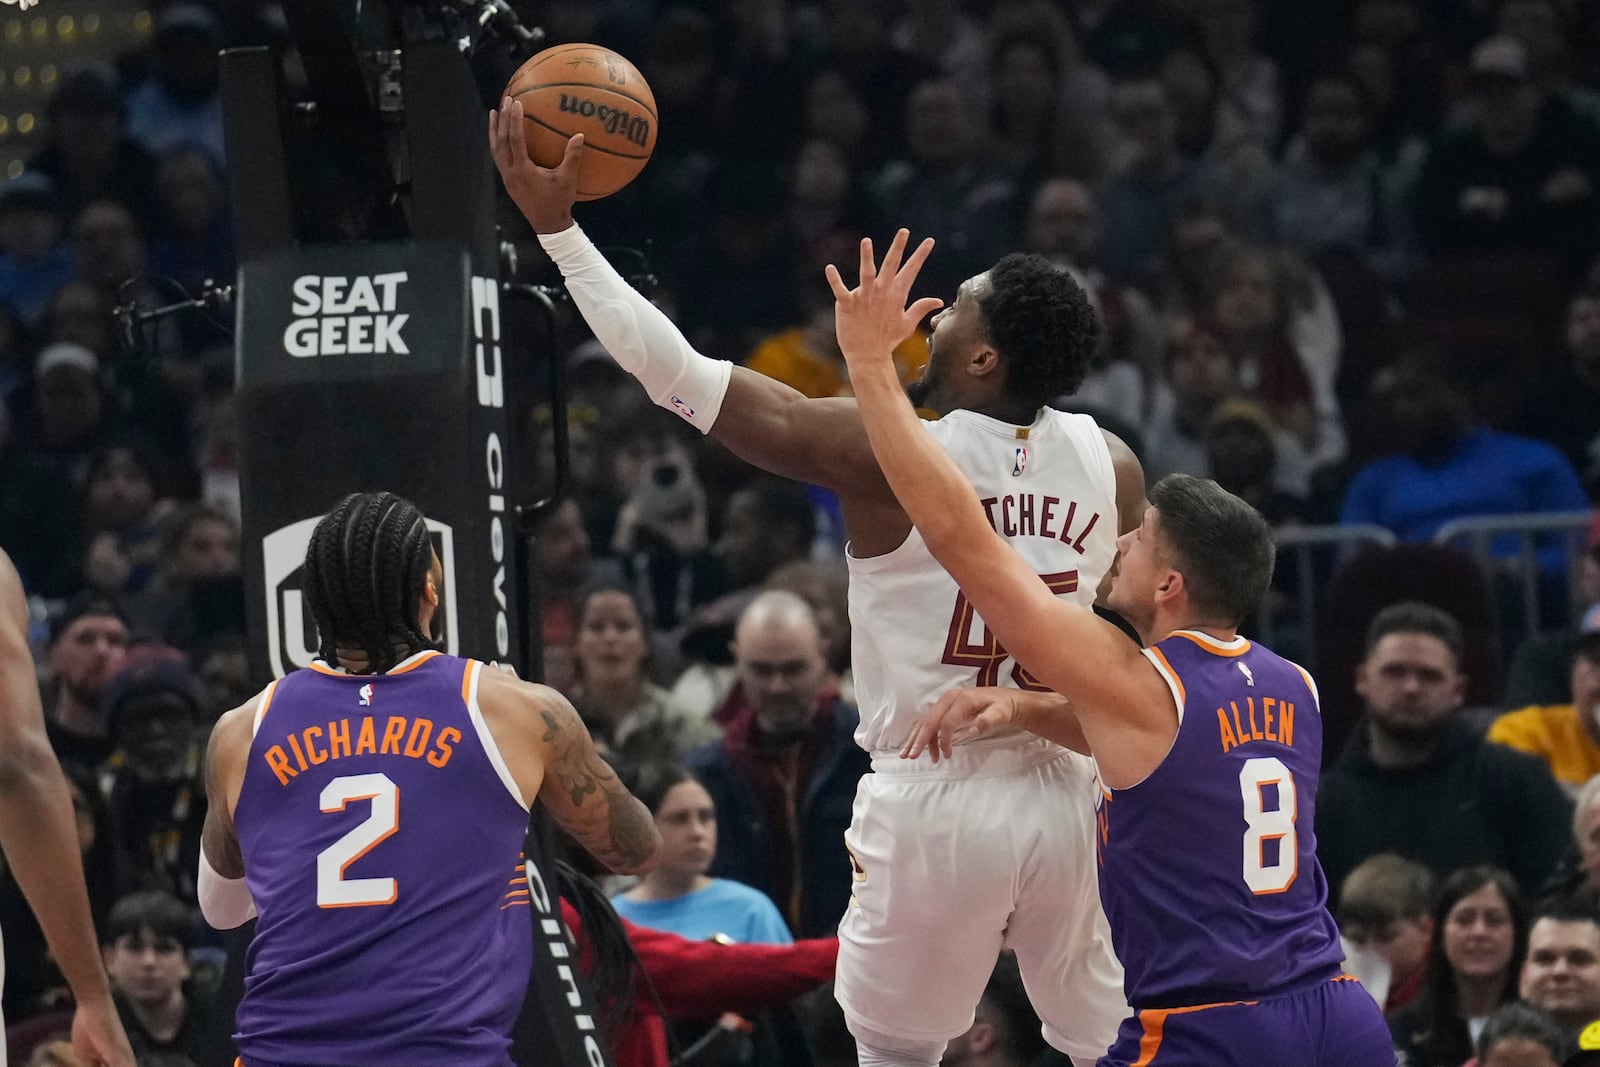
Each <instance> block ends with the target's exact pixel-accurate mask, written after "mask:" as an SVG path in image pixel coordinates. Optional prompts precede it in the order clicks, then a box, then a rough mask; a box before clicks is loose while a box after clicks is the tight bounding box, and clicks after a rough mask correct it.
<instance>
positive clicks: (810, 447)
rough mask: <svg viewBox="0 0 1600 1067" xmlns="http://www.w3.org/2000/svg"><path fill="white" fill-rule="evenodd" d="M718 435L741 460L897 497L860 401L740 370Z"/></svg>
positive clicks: (857, 492) (853, 492)
mask: <svg viewBox="0 0 1600 1067" xmlns="http://www.w3.org/2000/svg"><path fill="white" fill-rule="evenodd" d="M711 436H713V437H715V438H716V439H717V440H719V441H721V442H722V443H723V444H725V445H727V446H728V448H729V449H730V450H731V451H732V452H733V453H734V455H736V456H738V457H739V458H740V459H743V460H745V461H746V462H748V463H752V464H754V465H755V466H757V467H760V468H762V469H763V470H765V471H767V472H769V473H771V474H776V475H779V476H780V477H784V478H792V479H794V480H795V481H798V482H809V483H810V484H812V485H820V486H824V487H826V488H828V489H832V490H833V491H835V492H837V493H839V494H840V495H847V496H865V497H869V498H875V499H881V500H884V501H887V502H893V501H894V494H893V493H892V492H890V490H889V483H888V482H887V481H886V480H884V477H883V472H882V471H880V470H879V469H878V461H877V459H876V458H875V457H874V456H873V454H872V445H871V444H870V443H869V442H868V441H867V430H866V427H865V426H864V425H863V424H862V422H861V412H860V410H859V409H858V408H857V407H856V402H855V400H854V399H852V398H849V397H826V398H822V399H813V398H812V397H808V396H806V395H804V394H803V393H800V392H799V391H797V390H795V389H793V388H791V387H790V386H788V385H785V384H784V383H783V382H780V381H778V380H777V379H775V378H769V377H767V376H766V375H765V374H761V373H759V372H757V371H753V370H750V369H749V368H748V367H735V368H733V377H732V378H731V379H729V381H728V395H727V397H726V399H724V400H723V402H722V410H721V412H720V413H719V414H718V415H717V421H716V422H715V423H714V424H713V425H712V427H711Z"/></svg>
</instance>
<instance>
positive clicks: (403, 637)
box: [305, 493, 434, 672]
mask: <svg viewBox="0 0 1600 1067" xmlns="http://www.w3.org/2000/svg"><path fill="white" fill-rule="evenodd" d="M430 551H431V548H430V542H429V539H428V524H427V521H426V520H425V519H424V518H423V517H422V512H420V511H418V510H417V508H416V506H415V505H413V504H410V503H408V502H406V501H405V500H402V499H401V498H400V497H397V496H395V495H394V494H393V493H376V494H374V493H366V494H363V493H352V494H350V495H349V496H347V497H345V498H344V499H343V500H341V501H339V503H338V505H337V506H335V507H334V509H333V511H332V512H330V513H329V515H328V520H327V521H326V522H322V523H318V524H317V528H316V530H314V531H313V532H312V535H311V543H310V544H309V545H308V546H307V548H306V568H305V590H306V593H305V595H306V601H307V603H308V604H309V605H310V607H311V617H312V618H313V619H314V620H315V621H316V624H317V633H318V635H319V637H320V642H321V643H320V645H319V649H320V651H319V655H321V657H322V658H323V659H324V660H326V661H328V662H333V661H334V660H336V659H337V658H338V654H339V651H340V649H341V648H342V649H343V650H345V651H346V652H353V651H356V650H359V651H361V652H362V653H364V654H365V656H366V660H367V664H368V668H369V670H370V671H373V672H378V671H386V670H388V669H389V668H390V667H393V666H394V665H395V663H396V661H398V660H399V659H401V658H403V657H404V656H408V655H410V654H412V653H413V652H420V651H422V650H423V649H424V648H430V647H432V646H433V643H434V642H433V639H432V638H431V637H429V636H428V635H427V634H424V633H423V632H422V631H421V630H419V629H418V628H417V619H416V611H415V610H414V608H413V605H415V603H416V601H417V598H418V597H419V596H421V595H422V589H423V585H424V584H425V582H426V581H427V578H428V567H429V562H430ZM360 590H370V595H365V596H363V595H358V593H359V591H360ZM336 634H337V635H339V640H340V641H346V642H349V643H348V644H345V645H343V646H338V647H336V641H335V639H334V636H333V635H336Z"/></svg>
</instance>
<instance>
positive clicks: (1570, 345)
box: [1514, 278, 1600, 497]
mask: <svg viewBox="0 0 1600 1067" xmlns="http://www.w3.org/2000/svg"><path fill="white" fill-rule="evenodd" d="M1566 342H1567V351H1566V358H1565V359H1559V360H1550V361H1548V364H1547V365H1543V366H1540V367H1535V368H1528V369H1529V371H1531V375H1530V376H1531V377H1533V378H1534V381H1533V383H1531V384H1530V385H1529V386H1528V388H1527V390H1526V393H1525V396H1524V402H1523V406H1522V410H1521V411H1520V412H1519V413H1518V418H1517V421H1516V423H1515V426H1514V428H1515V429H1516V430H1517V432H1519V433H1524V434H1527V435H1528V436H1530V437H1539V438H1542V439H1544V440H1546V441H1549V442H1550V443H1551V444H1553V445H1555V446H1556V447H1557V448H1559V449H1560V450H1561V451H1562V453H1563V454H1564V455H1565V456H1566V457H1567V459H1568V460H1569V461H1570V462H1571V463H1572V466H1573V469H1574V470H1576V471H1577V472H1578V475H1579V477H1580V478H1582V480H1583V484H1584V488H1585V489H1587V490H1588V492H1589V495H1590V496H1591V497H1600V278H1591V279H1589V280H1587V281H1586V282H1585V283H1584V284H1583V285H1582V286H1581V287H1579V289H1578V291H1577V292H1576V293H1575V294H1573V297H1572V300H1571V302H1570V303H1569V304H1568V305H1567V321H1566Z"/></svg>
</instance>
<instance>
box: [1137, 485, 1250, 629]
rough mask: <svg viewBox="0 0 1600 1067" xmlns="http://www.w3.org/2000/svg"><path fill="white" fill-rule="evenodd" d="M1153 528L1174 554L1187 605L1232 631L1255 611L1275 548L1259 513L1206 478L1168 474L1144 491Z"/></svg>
mask: <svg viewBox="0 0 1600 1067" xmlns="http://www.w3.org/2000/svg"><path fill="white" fill-rule="evenodd" d="M1150 504H1151V506H1152V507H1154V508H1155V509H1156V513H1157V518H1156V525H1157V527H1158V529H1160V531H1161V534H1162V536H1163V537H1164V538H1165V539H1166V541H1167V543H1168V544H1169V545H1171V547H1172V550H1173V552H1174V553H1176V555H1177V559H1176V560H1175V561H1174V566H1175V567H1176V568H1177V570H1178V571H1179V572H1180V573H1181V574H1182V575H1183V581H1184V585H1185V586H1186V587H1187V588H1188V591H1189V600H1190V603H1192V604H1193V605H1194V606H1195V607H1196V608H1197V609H1198V610H1199V611H1200V612H1201V613H1202V614H1204V615H1207V616H1210V617H1213V618H1215V619H1216V620H1217V621H1218V622H1223V623H1226V624H1228V625H1230V626H1237V625H1238V624H1239V623H1241V622H1243V621H1244V620H1245V619H1246V618H1248V617H1249V616H1250V615H1251V614H1252V613H1254V612H1255V610H1256V609H1257V608H1258V607H1260V606H1261V598H1262V597H1264V596H1266V594H1267V587H1268V586H1269V585H1271V584H1272V570H1273V568H1274V567H1275V566H1276V565H1277V555H1278V553H1277V544H1276V542H1275V541H1274V540H1273V536H1272V527H1271V526H1270V525H1268V523H1267V520H1266V519H1265V518H1263V517H1262V515H1261V512H1259V511H1257V510H1256V509H1255V508H1253V507H1251V506H1250V505H1249V504H1247V503H1245V502H1244V501H1243V500H1241V499H1240V498H1239V497H1237V496H1234V495H1233V494H1232V493H1230V492H1228V491H1227V490H1226V489H1224V488H1222V486H1220V485H1218V484H1217V483H1216V482H1214V481H1212V480H1211V479H1209V478H1196V477H1194V476H1193V475H1189V474H1169V475H1167V476H1166V477H1165V478H1163V479H1161V480H1160V481H1159V482H1157V483H1156V484H1155V486H1154V487H1153V488H1152V489H1151V490H1150Z"/></svg>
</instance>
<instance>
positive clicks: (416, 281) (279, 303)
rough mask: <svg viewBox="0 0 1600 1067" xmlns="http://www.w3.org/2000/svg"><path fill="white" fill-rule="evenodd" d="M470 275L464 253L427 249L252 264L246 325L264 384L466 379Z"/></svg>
mask: <svg viewBox="0 0 1600 1067" xmlns="http://www.w3.org/2000/svg"><path fill="white" fill-rule="evenodd" d="M464 274H465V270H464V266H463V264H462V261H461V259H460V256H459V254H458V255H455V256H451V255H449V254H446V253H445V252H444V250H443V249H441V248H439V247H435V246H431V245H429V244H428V243H426V242H416V243H411V244H399V243H396V244H387V245H384V244H370V245H350V246H346V245H334V246H325V247H322V248H318V249H316V251H315V253H314V254H307V251H306V250H303V249H300V250H295V251H293V252H288V253H284V254H281V255H279V256H275V257H267V258H265V259H261V260H256V261H254V262H251V263H247V264H245V266H244V267H243V268H242V269H241V270H240V272H239V305H240V308H241V310H242V315H241V321H243V322H245V323H246V324H247V327H248V333H249V343H250V344H252V345H253V346H255V348H254V350H253V351H252V353H251V357H252V358H253V359H256V360H262V359H263V357H266V358H265V361H264V364H258V371H259V373H258V375H257V380H258V381H259V380H263V379H265V380H268V381H276V382H282V383H285V384H287V383H309V382H314V381H324V382H328V381H335V380H338V381H343V380H348V379H351V378H357V379H360V378H369V377H373V378H376V377H383V378H388V377H390V376H392V375H394V374H397V373H398V374H407V373H417V374H439V373H456V372H458V369H459V367H460V363H461V360H462V355H463V353H464V351H465V346H466V344H467V337H466V333H467V331H466V316H465V312H464V309H463V308H461V307H458V306H457V303H458V300H459V298H458V297H457V296H456V294H457V293H458V292H461V291H462V290H463V288H464V285H463V282H464ZM264 349H265V350H266V351H264Z"/></svg>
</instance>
